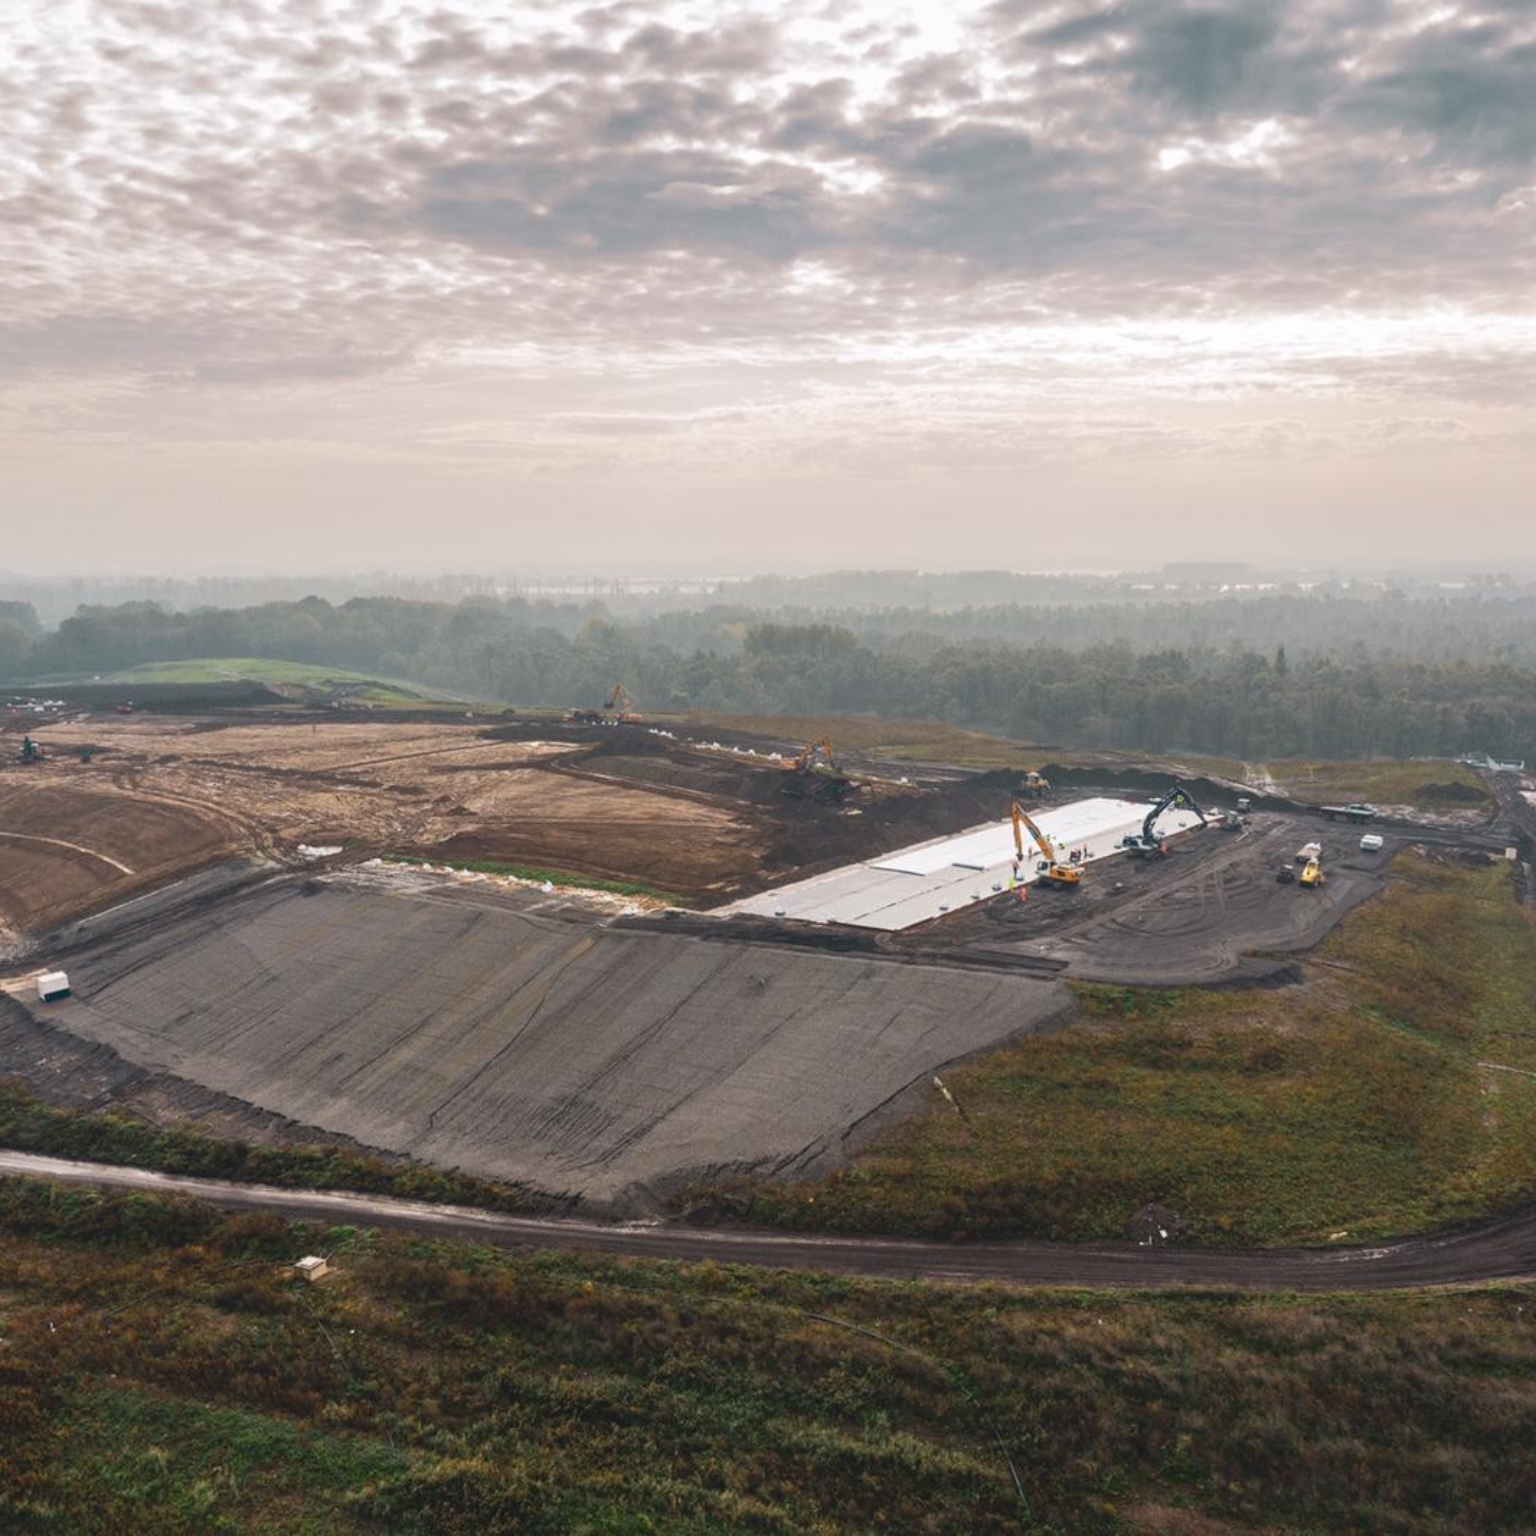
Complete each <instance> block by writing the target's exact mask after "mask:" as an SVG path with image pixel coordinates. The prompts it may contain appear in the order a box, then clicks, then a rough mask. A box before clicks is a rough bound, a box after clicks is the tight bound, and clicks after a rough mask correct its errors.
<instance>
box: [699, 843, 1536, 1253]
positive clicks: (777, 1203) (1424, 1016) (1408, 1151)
mask: <svg viewBox="0 0 1536 1536" xmlns="http://www.w3.org/2000/svg"><path fill="white" fill-rule="evenodd" d="M1306 971H1307V978H1308V979H1307V982H1306V984H1305V985H1304V986H1300V987H1291V988H1284V989H1279V990H1255V991H1232V992H1213V991H1200V990H1196V989H1186V990H1173V991H1138V990H1133V989H1116V988H1105V987H1090V986H1084V987H1079V988H1078V989H1077V990H1078V993H1079V996H1080V999H1081V1005H1082V1014H1083V1019H1082V1022H1081V1023H1080V1024H1079V1025H1078V1026H1077V1027H1074V1028H1071V1029H1068V1030H1066V1031H1063V1032H1062V1033H1060V1034H1057V1035H1053V1036H1050V1037H1048V1038H1043V1039H1031V1040H1025V1041H1023V1042H1021V1043H1019V1044H1017V1045H1015V1046H1011V1047H1009V1048H1007V1049H1004V1050H1001V1051H998V1052H994V1053H990V1054H988V1055H986V1056H984V1057H981V1058H979V1059H977V1060H975V1061H973V1062H971V1063H969V1064H967V1065H964V1066H961V1067H957V1068H956V1069H954V1071H952V1072H951V1073H948V1074H946V1081H947V1083H948V1086H949V1088H950V1090H951V1091H952V1093H953V1094H954V1096H955V1099H956V1101H957V1102H958V1104H959V1106H960V1110H961V1111H963V1113H957V1112H956V1110H954V1109H953V1108H951V1107H949V1105H948V1104H946V1103H945V1102H944V1101H943V1100H941V1099H940V1098H939V1096H938V1095H937V1094H935V1095H934V1099H933V1105H932V1107H931V1108H930V1110H929V1111H928V1112H927V1113H926V1114H924V1115H922V1116H920V1117H918V1118H917V1119H915V1120H912V1121H908V1122H906V1123H904V1124H902V1125H900V1126H898V1127H896V1128H894V1129H893V1130H891V1131H890V1132H888V1133H887V1134H885V1135H884V1136H883V1137H882V1138H880V1139H878V1140H877V1141H876V1142H875V1143H874V1144H873V1145H871V1146H870V1147H869V1148H868V1149H867V1150H865V1151H864V1152H863V1153H862V1154H861V1155H860V1156H859V1157H858V1158H857V1159H856V1160H855V1161H854V1164H853V1165H852V1166H851V1167H850V1168H848V1169H846V1170H844V1171H843V1172H841V1173H840V1174H837V1175H834V1176H832V1177H831V1178H828V1179H825V1180H822V1181H820V1182H817V1183H807V1184H801V1185H793V1186H787V1187H786V1186H778V1185H773V1184H766V1183H764V1184H756V1183H748V1182H743V1183H738V1184H735V1185H729V1186H726V1187H724V1188H723V1189H722V1188H716V1189H707V1188H706V1189H697V1190H693V1191H690V1192H689V1194H688V1195H687V1196H685V1197H684V1200H683V1204H684V1205H685V1206H686V1207H687V1208H690V1209H691V1210H692V1211H693V1212H694V1214H695V1215H698V1216H709V1215H721V1216H729V1217H731V1218H735V1219H743V1220H748V1221H752V1222H759V1223H761V1222H771V1223H774V1224H778V1225H784V1226H791V1227H799V1228H812V1229H815V1228H821V1229H829V1230H868V1231H892V1230H895V1231H904V1232H918V1233H929V1234H935V1235H945V1236H973V1235H982V1234H986V1235H1000V1234H1014V1235H1020V1236H1035V1237H1051V1238H1066V1239H1079V1240H1080V1239H1087V1238H1095V1237H1105V1236H1121V1235H1124V1234H1125V1232H1126V1228H1127V1223H1128V1222H1129V1220H1130V1218H1131V1217H1132V1216H1133V1215H1134V1214H1135V1213H1136V1212H1137V1211H1138V1210H1140V1209H1141V1208H1142V1207H1143V1206H1145V1205H1147V1204H1149V1203H1157V1204H1160V1205H1163V1206H1166V1207H1169V1208H1171V1209H1172V1210H1173V1211H1175V1212H1177V1213H1178V1215H1179V1216H1180V1217H1181V1218H1182V1220H1183V1222H1184V1223H1185V1224H1186V1226H1185V1229H1184V1231H1183V1234H1182V1236H1183V1237H1184V1239H1185V1240H1192V1241H1197V1242H1204V1243H1215V1244H1223V1243H1262V1244H1276V1243H1296V1242H1316V1241H1328V1240H1330V1239H1336V1240H1343V1239H1345V1238H1348V1239H1349V1240H1361V1239H1368V1238H1373V1237H1378V1236H1384V1235H1387V1234H1392V1233H1405V1232H1412V1231H1420V1230H1424V1229H1426V1228H1432V1227H1435V1226H1438V1225H1441V1224H1443V1223H1446V1222H1452V1221H1457V1220H1460V1219H1463V1218H1468V1217H1474V1216H1477V1215H1481V1214H1484V1213H1487V1212H1490V1211H1495V1210H1498V1209H1501V1208H1504V1207H1507V1206H1509V1205H1511V1204H1514V1203H1516V1202H1517V1201H1519V1200H1521V1199H1522V1198H1527V1197H1530V1196H1531V1195H1533V1194H1536V1007H1533V1005H1532V996H1533V992H1532V987H1533V982H1532V978H1533V977H1536V922H1533V919H1532V915H1531V913H1530V912H1529V911H1528V910H1526V909H1524V908H1522V907H1521V906H1519V904H1518V902H1517V900H1516V898H1515V896H1514V894H1513V891H1512V887H1511V883H1510V878H1509V875H1508V873H1507V872H1506V871H1505V870H1504V869H1503V868H1484V869H1468V868H1465V867H1462V866H1457V865H1442V864H1434V863H1430V862H1429V861H1427V860H1424V859H1422V858H1420V857H1418V856H1417V855H1405V856H1403V857H1401V858H1400V859H1399V860H1398V861H1397V862H1396V864H1395V866H1394V877H1393V880H1392V883H1391V885H1390V886H1389V889H1388V891H1387V893H1386V894H1385V895H1384V896H1383V897H1382V898H1381V899H1380V900H1379V901H1376V902H1373V903H1370V904H1368V905H1366V906H1364V907H1361V908H1359V909H1357V910H1356V911H1355V912H1354V913H1352V914H1351V915H1350V916H1349V917H1348V918H1346V919H1345V921H1344V923H1343V925H1342V926H1341V928H1340V929H1339V930H1338V931H1337V932H1336V933H1335V934H1334V935H1333V936H1332V937H1331V938H1330V940H1329V941H1328V942H1327V944H1325V945H1324V947H1323V949H1322V951H1321V952H1320V954H1319V955H1318V956H1317V958H1316V959H1315V960H1313V961H1309V962H1307V963H1306ZM1482 1063H1496V1064H1497V1066H1486V1065H1482ZM1498 1067H1504V1068H1513V1069H1515V1070H1512V1071H1505V1070H1498Z"/></svg>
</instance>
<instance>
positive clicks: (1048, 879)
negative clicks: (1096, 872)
mask: <svg viewBox="0 0 1536 1536" xmlns="http://www.w3.org/2000/svg"><path fill="white" fill-rule="evenodd" d="M1012 816H1013V846H1014V851H1015V854H1016V858H1017V863H1018V864H1020V865H1022V864H1023V862H1024V834H1025V833H1026V832H1028V833H1029V835H1030V836H1031V837H1032V838H1033V839H1034V840H1035V843H1036V845H1037V846H1038V847H1039V849H1040V852H1041V853H1042V854H1043V855H1044V857H1043V858H1041V859H1038V860H1037V861H1036V863H1035V872H1036V873H1037V874H1038V875H1039V876H1040V878H1041V880H1043V881H1044V882H1045V883H1046V884H1047V885H1054V886H1057V887H1059V888H1060V889H1062V890H1067V891H1075V890H1076V889H1077V888H1078V887H1079V886H1080V885H1081V884H1082V883H1083V872H1082V870H1081V868H1079V866H1078V865H1076V864H1063V863H1062V861H1061V859H1060V857H1059V855H1058V854H1057V853H1056V851H1055V844H1054V843H1052V841H1051V839H1050V837H1049V836H1048V835H1047V834H1046V833H1044V832H1042V831H1041V830H1040V828H1039V827H1037V826H1036V825H1035V823H1034V822H1033V820H1031V818H1030V815H1029V812H1028V811H1026V810H1025V809H1024V807H1023V806H1022V805H1020V804H1019V802H1018V801H1017V800H1015V801H1014V802H1013V808H1012Z"/></svg>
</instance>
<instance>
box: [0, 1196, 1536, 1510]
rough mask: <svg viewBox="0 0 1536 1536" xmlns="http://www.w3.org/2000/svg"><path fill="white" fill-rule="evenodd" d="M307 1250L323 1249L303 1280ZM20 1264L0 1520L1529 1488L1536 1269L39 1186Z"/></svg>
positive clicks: (1296, 1499) (1435, 1505)
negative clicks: (227, 1212) (472, 1231)
mask: <svg viewBox="0 0 1536 1536" xmlns="http://www.w3.org/2000/svg"><path fill="white" fill-rule="evenodd" d="M304 1252H321V1253H327V1254H332V1255H333V1256H334V1257H335V1259H336V1261H337V1263H338V1265H339V1268H338V1271H337V1273H336V1274H335V1275H334V1276H332V1277H331V1278H329V1279H327V1280H325V1281H323V1282H321V1283H320V1284H319V1285H316V1286H307V1285H305V1284H304V1283H302V1282H300V1281H297V1280H295V1279H293V1278H291V1273H290V1272H289V1271H288V1269H287V1264H288V1263H290V1262H291V1261H292V1260H293V1258H294V1257H296V1256H297V1255H298V1254H300V1253H304ZM0 1275H3V1276H4V1289H3V1290H0V1529H4V1530H5V1531H7V1532H15V1533H49V1536H64V1533H67V1536H109V1533H110V1536H118V1533H122V1532H128V1531H131V1532H133V1533H135V1536H173V1533H174V1536H184V1533H188V1532H193V1531H196V1532H198V1533H199V1536H204V1533H230V1532H261V1533H263V1536H268V1533H300V1532H302V1533H305V1536H326V1533H343V1532H345V1533H351V1532H371V1533H386V1532H387V1533H389V1536H455V1533H464V1536H471V1533H473V1536H512V1533H517V1536H555V1533H560V1536H566V1533H574V1532H587V1533H594V1536H596V1533H619V1532H624V1533H630V1532H646V1531H648V1532H652V1533H668V1536H674V1533H675V1536H706V1533H710V1536H713V1533H726V1532H733V1533H734V1532H756V1533H761V1536H832V1533H842V1532H848V1533H854V1532H858V1533H867V1532H874V1531H900V1532H903V1533H906V1532H911V1533H924V1532H927V1533H931V1536H940V1533H948V1532H957V1531H965V1532H969V1533H977V1536H987V1533H999V1536H1001V1533H1003V1532H1010V1533H1012V1532H1018V1531H1021V1530H1023V1531H1034V1532H1042V1531H1060V1532H1066V1531H1071V1532H1111V1531H1156V1532H1163V1533H1170V1532H1178V1533H1185V1536H1211V1533H1214V1532H1216V1531H1227V1530H1235V1529H1245V1530H1246V1529H1262V1530H1264V1531H1342V1530H1360V1531H1365V1530H1371V1531H1395V1532H1402V1533H1420V1532H1422V1533H1429V1532H1469V1533H1470V1532H1474V1531H1478V1532H1480V1531H1489V1530H1516V1529H1522V1528H1524V1526H1525V1525H1526V1524H1527V1523H1528V1519H1529V1514H1530V1510H1531V1509H1532V1507H1536V1462H1533V1460H1532V1458H1531V1456H1530V1455H1529V1450H1530V1446H1531V1444H1532V1443H1533V1442H1536V1332H1533V1330H1532V1328H1531V1326H1530V1321H1529V1318H1530V1313H1531V1310H1532V1306H1533V1304H1536V1293H1533V1291H1532V1290H1531V1288H1529V1287H1507V1288H1502V1289H1496V1290H1486V1291H1481V1292H1458V1293H1455V1294H1424V1295H1408V1296H1405V1295H1396V1296H1393V1295H1388V1296H1382V1297H1361V1298H1314V1299H1308V1300H1298V1299H1296V1298H1287V1297H1255V1298H1243V1297H1233V1296H1219V1295H1193V1296H1189V1295H1184V1296H1181V1295H1173V1296H1167V1297H1160V1298H1153V1297H1147V1296H1136V1295H1094V1294H1086V1293H1069V1292H1048V1291H1040V1292H1010V1291H1004V1290H997V1289H961V1288H951V1287H922V1286H916V1285H893V1284H878V1283H873V1282H861V1281H853V1280H848V1279H844V1278H840V1277H832V1276H814V1275H787V1274H776V1273H773V1272H769V1271H751V1270H739V1269H721V1268H717V1267H715V1266H713V1265H710V1264H704V1265H698V1266H678V1265H673V1264H661V1263H639V1262H629V1263H621V1262H617V1261H600V1260H595V1259H593V1260H582V1259H577V1258H573V1257H569V1256H562V1255H553V1254H536V1255H517V1256H513V1255H506V1254H496V1253H491V1252H487V1251H485V1250H481V1249H473V1248H468V1247H463V1246H454V1245H447V1244H427V1243H424V1242H420V1241H411V1240H408V1239H404V1238H394V1237H381V1236H378V1235H374V1234H365V1233H357V1232H354V1231H352V1230H350V1229H340V1230H332V1231H330V1232H325V1231H319V1230H315V1229H309V1230H305V1229H302V1228H297V1227H291V1226H288V1225H287V1224H285V1223H284V1222H283V1221H282V1220H280V1219H279V1218H277V1217H275V1216H262V1217H249V1216H247V1217H225V1216H221V1215H219V1214H218V1213H216V1212H214V1211H212V1210H211V1209H209V1208H206V1207H200V1206H193V1205H179V1204H172V1203H169V1202H165V1201H161V1200H156V1199H150V1198H146V1197H142V1196H99V1195H95V1194H92V1193H89V1192H85V1191H80V1190H59V1189H48V1188H47V1187H45V1186H42V1185H38V1184H33V1183H29V1182H25V1181H10V1182H0ZM1005 1456H1006V1457H1007V1458H1011V1460H1012V1463H1013V1465H1014V1466H1015V1467H1016V1468H1017V1472H1018V1477H1019V1481H1020V1484H1021V1485H1022V1490H1023V1497H1022V1499H1021V1498H1020V1495H1019V1493H1018V1492H1016V1490H1015V1487H1014V1484H1013V1481H1012V1478H1011V1476H1010V1472H1009V1463H1008V1460H1007V1459H1005Z"/></svg>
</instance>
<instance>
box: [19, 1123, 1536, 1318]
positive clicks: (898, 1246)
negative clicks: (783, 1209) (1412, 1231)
mask: <svg viewBox="0 0 1536 1536" xmlns="http://www.w3.org/2000/svg"><path fill="white" fill-rule="evenodd" d="M4 1175H13V1176H18V1177H27V1178H34V1179H45V1180H50V1181H53V1182H55V1183H62V1184H84V1185H89V1186H91V1187H93V1188H97V1189H127V1190H132V1191H135V1192H137V1193H140V1194H156V1195H181V1196H189V1197H192V1198H195V1199H201V1200H206V1201H209V1202H210V1203H212V1204H214V1205H217V1206H220V1207H223V1208H228V1209H232V1210H266V1211H273V1212H276V1213H277V1214H279V1215H283V1216H288V1217H290V1218H293V1219H296V1220H305V1221H316V1220H318V1221H326V1222H331V1223H335V1224H343V1225H353V1226H356V1225H361V1226H374V1227H388V1228H397V1229H400V1230H404V1231H408V1232H416V1233H420V1234H423V1235H425V1236H432V1237H440V1238H445V1239H453V1240H456V1241H461V1242H475V1243H489V1244H491V1245H493V1246H496V1247H504V1248H560V1249H570V1250H576V1251H584V1252H591V1253H601V1254H611V1255H616V1256H620V1257H624V1258H651V1259H675V1260H681V1261H683V1262H687V1263H697V1262H700V1261H702V1260H704V1259H712V1260H714V1261H715V1262H717V1263H724V1264H751V1265H758V1266H762V1267H765V1268H775V1269H810V1270H824V1271H829V1272H835V1273H839V1274H850V1275H868V1276H872V1277H876V1278H880V1279H887V1280H927V1281H948V1282H951V1283H964V1284H979V1283H990V1284H1001V1285H1051V1286H1071V1287H1088V1288H1105V1287H1113V1288H1116V1289H1136V1290H1166V1289H1177V1288H1183V1287H1188V1286H1200V1287H1211V1288H1215V1289H1220V1290H1239V1291H1309V1292H1327V1291H1384V1290H1400V1289H1407V1288H1419V1287H1424V1286H1437V1285H1478V1284H1486V1283H1488V1282H1493V1281H1518V1280H1531V1279H1533V1278H1536V1206H1527V1207H1524V1208H1523V1209H1521V1210H1519V1211H1516V1212H1513V1213H1511V1214H1509V1215H1507V1216H1502V1217H1498V1218H1495V1219H1494V1220H1492V1221H1486V1222H1481V1223H1479V1224H1478V1225H1476V1226H1471V1227H1465V1228H1461V1229H1458V1230H1455V1231H1448V1232H1439V1233H1432V1234H1429V1235H1428V1236H1424V1237H1413V1238H1406V1239H1404V1240H1402V1241H1400V1242H1393V1243H1381V1244H1377V1245H1375V1246H1373V1247H1368V1248H1364V1247H1362V1248H1333V1249H1305V1248H1278V1249H1271V1250H1268V1251H1265V1250H1257V1249H1242V1250H1233V1251H1230V1252H1228V1251H1219V1250H1205V1249H1193V1248H1169V1247H1141V1246H1138V1245H1136V1244H1132V1243H1088V1244H1082V1245H1077V1244H1070V1243H1044V1242H1017V1243H975V1244H966V1245H948V1244H944V1243H932V1242H916V1241H900V1240H895V1239H889V1238H866V1237H803V1236H791V1235H788V1234H777V1233H765V1232H749V1231H729V1230H715V1229H706V1228H701V1227H684V1226H670V1225H665V1224H661V1223H658V1224H655V1225H643V1224H638V1223H631V1224H628V1225H605V1224H603V1223H601V1222H595V1221H577V1220H571V1219H569V1218H557V1217H536V1216H507V1215H503V1214H502V1213H500V1212H497V1211H479V1210H474V1209H472V1208H469V1207H466V1206H455V1205H429V1204H426V1203H424V1202H421V1201H415V1200H400V1199H393V1198H390V1197H388V1196H382V1195H359V1194H349V1193H345V1192H342V1191H334V1190H295V1189H277V1188H274V1187H273V1186H271V1185H267V1184H231V1183H226V1182H224V1181H222V1180H219V1179H197V1178H184V1177H181V1176H179V1175H174V1174H166V1173H156V1172H153V1171H151V1170H148V1169H143V1168H117V1167H112V1166H109V1165H107V1164H104V1163H88V1162H74V1161H70V1160H68V1159H64V1158H55V1157H39V1156H36V1155H34V1154H31V1153H27V1152H7V1151H4V1150H0V1176H4Z"/></svg>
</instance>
